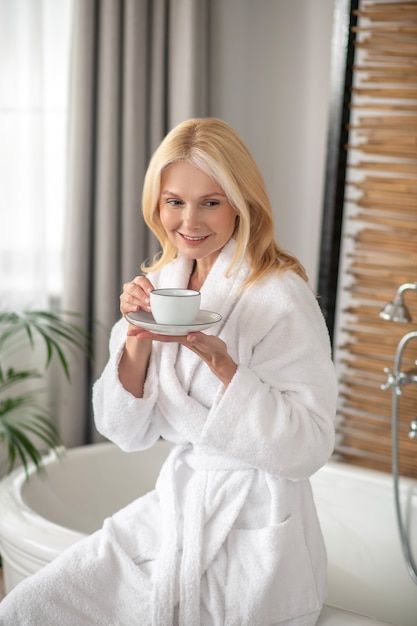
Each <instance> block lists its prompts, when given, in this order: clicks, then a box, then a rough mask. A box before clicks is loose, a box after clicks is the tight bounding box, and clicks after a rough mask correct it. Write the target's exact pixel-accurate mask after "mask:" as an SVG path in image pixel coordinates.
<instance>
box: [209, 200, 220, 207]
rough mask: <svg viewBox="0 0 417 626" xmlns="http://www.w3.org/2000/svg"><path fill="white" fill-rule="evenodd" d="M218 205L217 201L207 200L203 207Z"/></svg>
mask: <svg viewBox="0 0 417 626" xmlns="http://www.w3.org/2000/svg"><path fill="white" fill-rule="evenodd" d="M219 204H220V202H219V201H218V200H207V202H206V203H205V205H206V206H208V207H216V206H218V205H219Z"/></svg>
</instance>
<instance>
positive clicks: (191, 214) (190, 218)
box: [183, 206, 199, 228]
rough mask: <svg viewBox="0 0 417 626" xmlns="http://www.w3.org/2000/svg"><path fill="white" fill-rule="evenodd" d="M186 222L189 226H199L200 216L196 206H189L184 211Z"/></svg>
mask: <svg viewBox="0 0 417 626" xmlns="http://www.w3.org/2000/svg"><path fill="white" fill-rule="evenodd" d="M183 219H184V224H185V225H186V226H187V228H197V227H198V226H199V216H198V210H197V208H196V207H193V206H187V207H186V209H185V211H184V218H183Z"/></svg>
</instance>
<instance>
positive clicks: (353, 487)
mask: <svg viewBox="0 0 417 626" xmlns="http://www.w3.org/2000/svg"><path fill="white" fill-rule="evenodd" d="M167 451H168V447H167V445H166V444H164V443H162V442H160V443H158V444H157V445H156V446H154V447H153V448H152V449H151V450H148V451H146V452H139V453H133V454H126V453H123V452H121V451H120V450H119V449H118V448H117V447H116V446H114V445H113V444H108V443H105V444H97V445H93V446H83V447H81V448H74V449H72V450H70V451H68V452H67V453H66V455H65V458H64V460H62V461H59V460H58V461H57V460H56V459H55V456H54V455H50V456H49V457H48V458H47V461H46V464H47V474H48V477H47V478H40V477H39V476H38V475H33V474H32V476H31V478H30V480H29V481H26V480H25V477H24V473H23V471H22V470H16V471H15V472H13V473H12V474H11V475H10V476H8V477H6V478H4V479H3V480H2V481H1V482H0V553H1V555H2V558H3V569H4V576H5V587H6V591H9V590H10V589H12V588H13V587H14V586H15V585H16V584H17V583H18V582H19V581H20V580H22V579H23V578H25V577H26V576H28V575H30V574H32V573H34V572H36V571H37V570H38V569H40V568H41V567H42V566H43V565H45V564H46V563H48V562H49V561H51V560H52V559H53V558H54V557H55V556H56V555H58V554H59V553H60V552H62V550H63V549H65V548H66V547H68V546H70V545H71V544H72V543H74V542H75V541H77V540H78V539H80V538H82V537H84V536H85V535H86V534H88V533H91V532H93V531H95V530H96V529H97V528H99V527H100V526H101V523H102V520H103V519H104V518H105V517H107V516H108V515H110V514H111V513H113V512H114V511H116V510H117V509H119V508H120V507H122V506H124V505H125V504H127V503H128V502H130V501H131V500H133V499H134V498H135V497H137V496H138V495H140V494H142V493H145V492H146V491H148V490H150V489H152V488H153V486H154V484H155V480H156V476H157V474H158V471H159V468H160V466H161V464H162V462H163V460H164V458H165V456H166V454H167ZM312 485H313V490H314V494H315V499H316V503H317V507H318V511H319V515H320V520H321V524H322V528H323V533H324V536H325V540H326V545H327V548H328V557H329V576H328V578H329V592H328V597H327V606H326V607H325V608H324V610H323V613H322V616H321V618H320V621H319V624H320V626H339V625H340V626H354V625H355V626H361V625H363V626H366V625H368V626H371V625H372V624H373V625H374V626H377V625H378V624H381V623H389V624H394V625H395V626H416V624H417V586H416V585H414V583H413V582H412V581H411V579H410V577H409V576H408V573H407V571H406V567H405V564H404V562H403V558H402V555H401V548H400V544H399V539H398V532H397V528H396V524H395V513H394V507H393V497H392V485H391V478H390V476H388V475H385V474H382V473H380V472H372V471H368V470H363V469H357V468H352V467H350V466H346V465H343V464H336V463H328V464H327V465H326V466H325V467H324V468H323V469H321V470H320V471H319V472H318V473H317V474H316V475H315V476H314V477H313V479H312ZM402 493H403V496H404V501H407V503H408V511H409V513H410V523H411V525H412V526H413V527H414V529H415V532H414V536H413V541H412V547H413V553H414V554H417V483H416V481H411V480H404V481H403V484H402ZM335 607H338V608H335ZM357 614H361V615H357ZM365 615H368V616H372V618H374V619H370V618H367V617H365Z"/></svg>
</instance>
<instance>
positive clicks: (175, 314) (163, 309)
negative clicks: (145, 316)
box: [150, 288, 201, 326]
mask: <svg viewBox="0 0 417 626" xmlns="http://www.w3.org/2000/svg"><path fill="white" fill-rule="evenodd" d="M150 300H151V310H152V315H153V317H154V320H155V322H156V323H157V324H172V325H174V326H186V325H187V324H192V323H193V322H194V321H195V318H196V317H197V313H198V311H199V309H200V301H201V294H200V292H199V291H194V289H176V288H173V289H154V290H153V291H151V293H150Z"/></svg>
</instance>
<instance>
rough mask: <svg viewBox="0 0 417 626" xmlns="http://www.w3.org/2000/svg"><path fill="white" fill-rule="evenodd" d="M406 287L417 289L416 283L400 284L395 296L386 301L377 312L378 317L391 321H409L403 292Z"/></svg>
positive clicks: (409, 316) (409, 317)
mask: <svg viewBox="0 0 417 626" xmlns="http://www.w3.org/2000/svg"><path fill="white" fill-rule="evenodd" d="M408 289H413V290H414V291H417V283H404V284H403V285H401V286H400V287H399V288H398V290H397V293H396V296H395V298H394V300H393V301H392V302H388V304H386V305H385V306H384V308H383V309H382V311H380V312H379V317H382V319H384V320H391V321H393V322H403V323H404V322H410V321H411V315H410V311H409V310H408V309H407V307H406V306H405V304H404V298H403V294H404V292H405V291H407V290H408Z"/></svg>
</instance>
